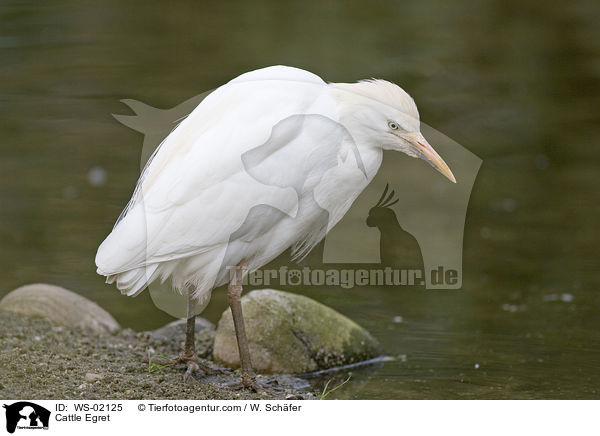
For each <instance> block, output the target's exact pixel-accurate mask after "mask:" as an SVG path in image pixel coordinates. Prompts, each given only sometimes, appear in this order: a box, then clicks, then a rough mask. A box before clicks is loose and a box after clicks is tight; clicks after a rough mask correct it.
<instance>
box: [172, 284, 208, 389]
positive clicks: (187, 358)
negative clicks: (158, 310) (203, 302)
mask: <svg viewBox="0 0 600 436" xmlns="http://www.w3.org/2000/svg"><path fill="white" fill-rule="evenodd" d="M187 297H188V299H187V324H186V330H185V343H184V345H183V351H182V352H181V354H180V355H179V357H178V358H176V359H175V360H174V362H173V364H178V363H184V364H185V365H186V366H187V370H186V371H185V374H184V376H183V381H184V382H189V381H190V380H191V378H192V374H193V373H194V372H196V371H198V370H202V371H204V373H205V374H207V375H211V374H216V373H218V372H219V371H218V370H215V369H212V368H211V367H209V366H208V365H206V364H205V363H203V362H202V361H201V360H200V359H198V355H197V354H196V338H195V336H196V301H195V300H194V297H193V289H192V288H191V287H190V288H188V295H187Z"/></svg>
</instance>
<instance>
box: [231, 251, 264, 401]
mask: <svg viewBox="0 0 600 436" xmlns="http://www.w3.org/2000/svg"><path fill="white" fill-rule="evenodd" d="M246 268H247V263H246V261H242V262H240V263H239V264H238V265H237V267H236V268H235V269H234V273H233V277H232V278H231V281H230V282H229V286H228V288H227V298H228V300H229V307H230V308H231V315H232V316H233V326H234V327H235V336H236V338H237V344H238V350H239V352H240V364H241V367H242V387H244V388H249V389H252V390H254V391H256V392H258V391H259V389H258V387H257V386H256V376H255V375H254V371H253V370H252V362H251V360H250V349H249V347H248V338H247V337H246V327H245V326H244V316H243V314H242V303H241V299H240V297H241V295H242V291H243V288H242V278H243V274H244V269H246Z"/></svg>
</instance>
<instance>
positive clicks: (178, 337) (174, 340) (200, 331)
mask: <svg viewBox="0 0 600 436" xmlns="http://www.w3.org/2000/svg"><path fill="white" fill-rule="evenodd" d="M186 323H187V321H186V320H185V319H178V320H177V321H173V322H171V323H169V324H167V325H165V326H163V327H161V328H159V329H156V330H152V331H151V332H148V333H149V334H150V337H151V338H152V339H154V340H155V341H157V342H158V343H160V344H161V345H163V346H165V347H168V348H170V349H171V350H172V352H174V353H179V352H180V351H181V347H182V344H183V342H184V340H185V330H186ZM195 339H196V354H197V355H198V356H199V357H208V356H210V355H211V354H212V346H213V342H214V340H215V325H214V324H213V323H212V322H210V321H208V320H207V319H204V318H200V317H198V316H197V317H196V334H195Z"/></svg>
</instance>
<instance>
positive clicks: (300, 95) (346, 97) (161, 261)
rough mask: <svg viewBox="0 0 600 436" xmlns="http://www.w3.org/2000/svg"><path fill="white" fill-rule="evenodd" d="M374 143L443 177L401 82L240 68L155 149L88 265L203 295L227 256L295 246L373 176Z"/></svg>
mask: <svg viewBox="0 0 600 436" xmlns="http://www.w3.org/2000/svg"><path fill="white" fill-rule="evenodd" d="M383 149H395V150H398V151H402V152H404V153H406V154H408V155H410V156H415V157H420V158H423V159H425V160H427V161H428V162H429V163H430V164H432V166H434V167H436V168H437V169H438V170H439V171H440V172H442V173H443V174H444V175H446V176H447V177H448V178H450V179H451V180H453V176H452V173H451V172H450V170H449V169H448V167H447V166H446V164H445V163H444V162H443V160H442V159H441V158H440V157H439V156H438V155H437V154H436V153H435V151H433V149H432V148H431V146H429V144H427V142H426V141H425V139H424V138H423V136H422V135H421V134H420V133H419V119H418V112H417V108H416V106H415V104H414V102H413V100H412V99H411V98H410V96H409V95H408V94H407V93H406V92H404V91H403V90H402V89H401V88H400V87H398V86H396V85H394V84H392V83H389V82H385V81H378V80H369V81H363V82H359V83H356V84H335V83H333V84H327V83H325V82H324V81H323V80H322V79H321V78H319V77H318V76H316V75H314V74H312V73H310V72H307V71H303V70H300V69H296V68H290V67H284V66H275V67H269V68H264V69H261V70H256V71H252V72H249V73H246V74H243V75H241V76H239V77H237V78H235V79H233V80H232V81H230V82H228V83H227V84H225V85H223V86H221V87H219V88H218V89H216V90H215V91H214V92H212V93H211V94H210V95H209V96H208V97H207V98H206V99H204V100H203V101H202V102H201V103H200V104H199V105H198V107H197V108H196V109H195V110H194V111H193V112H192V113H191V114H190V115H189V116H188V117H187V118H186V119H185V120H183V121H182V122H181V123H180V124H179V125H178V126H177V128H176V129H175V130H174V131H173V132H172V133H171V134H170V135H169V136H168V137H167V138H166V139H165V140H164V141H163V143H162V144H161V145H160V147H159V148H158V149H157V151H156V152H155V154H154V155H153V157H152V158H151V159H150V161H149V162H148V164H147V165H146V168H145V169H144V171H143V172H142V175H141V177H140V180H139V181H138V185H137V187H136V190H135V193H134V195H133V197H132V199H131V201H130V203H129V205H128V206H127V208H126V210H125V211H124V212H123V214H122V215H121V218H120V220H119V221H118V222H117V224H116V225H115V227H114V228H113V230H112V232H111V233H110V234H109V235H108V237H107V238H106V240H105V241H104V242H103V243H102V244H101V246H100V247H99V249H98V253H97V255H96V265H97V267H98V273H99V274H102V275H105V276H106V277H107V281H108V282H109V283H112V282H116V285H117V287H118V288H119V289H120V290H121V291H122V292H123V293H126V294H127V295H137V294H138V293H140V292H141V291H142V290H144V288H145V287H146V286H148V285H149V284H150V283H151V282H153V281H155V280H162V281H165V280H171V281H172V284H173V288H174V289H176V290H178V291H181V290H183V289H184V288H186V287H191V288H193V289H194V294H193V295H194V297H195V298H196V300H198V301H202V302H203V303H204V304H205V303H206V302H208V299H209V297H210V292H211V290H212V289H213V288H214V287H216V286H219V285H222V284H225V283H227V281H228V271H227V267H228V266H235V265H238V264H239V263H240V262H241V261H242V260H245V261H247V262H248V268H249V270H250V271H252V270H255V269H257V268H260V267H261V266H262V265H264V264H266V263H267V262H269V261H270V260H272V259H274V258H275V257H276V256H278V255H279V254H280V253H282V252H283V251H285V250H286V249H287V248H289V247H291V246H294V253H295V255H296V257H301V256H303V255H305V254H306V253H307V252H308V251H309V250H310V249H311V248H312V247H313V246H314V245H316V244H317V243H318V242H319V241H320V240H321V239H322V238H323V237H324V236H325V234H326V232H327V231H328V230H329V229H330V228H331V227H332V226H334V225H335V224H336V223H337V222H338V221H339V220H340V219H341V218H342V217H343V216H344V214H345V213H346V211H347V210H348V208H349V207H350V206H351V204H352V202H353V201H354V200H355V199H356V197H357V196H358V195H359V194H360V192H361V191H362V190H363V189H364V188H365V187H366V186H367V184H368V183H369V182H370V181H371V180H372V179H373V177H374V176H375V174H376V173H377V170H378V169H379V166H380V164H381V159H382V150H383ZM453 181H454V180H453ZM204 304H201V305H202V306H203V305H204Z"/></svg>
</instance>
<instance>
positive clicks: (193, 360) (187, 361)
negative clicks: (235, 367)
mask: <svg viewBox="0 0 600 436" xmlns="http://www.w3.org/2000/svg"><path fill="white" fill-rule="evenodd" d="M171 364H172V365H180V364H184V365H186V370H185V374H184V375H183V381H184V383H189V382H191V381H192V380H193V375H194V373H195V372H197V371H202V372H203V373H204V374H206V375H217V374H225V373H226V371H225V370H222V369H218V368H212V367H210V366H209V365H207V364H206V363H204V362H203V361H202V360H201V359H199V358H198V356H197V355H196V353H193V354H187V353H185V352H182V353H181V354H180V355H179V356H178V357H177V358H175V359H173V360H172V361H171Z"/></svg>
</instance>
